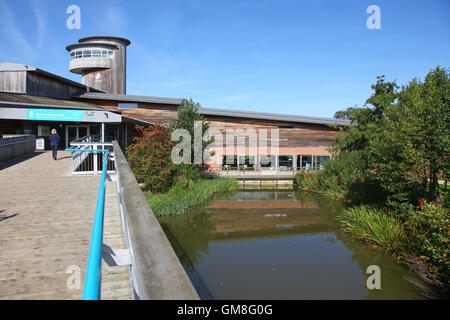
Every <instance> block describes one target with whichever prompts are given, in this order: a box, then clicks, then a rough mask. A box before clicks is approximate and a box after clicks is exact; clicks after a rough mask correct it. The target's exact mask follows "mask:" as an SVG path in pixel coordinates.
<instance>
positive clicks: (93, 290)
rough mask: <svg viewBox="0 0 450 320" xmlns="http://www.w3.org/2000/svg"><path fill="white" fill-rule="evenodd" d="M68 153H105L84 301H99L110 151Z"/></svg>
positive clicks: (73, 150) (92, 150)
mask: <svg viewBox="0 0 450 320" xmlns="http://www.w3.org/2000/svg"><path fill="white" fill-rule="evenodd" d="M66 151H72V153H75V152H78V153H95V154H98V153H103V166H102V175H101V178H100V186H99V189H98V196H97V206H96V208H95V217H94V226H93V228H92V236H91V244H90V247H89V258H88V264H87V268H86V277H85V281H84V291H83V300H99V299H100V287H101V267H102V244H103V220H104V215H105V181H106V175H107V167H108V161H109V156H110V153H109V150H101V149H100V150H99V149H66Z"/></svg>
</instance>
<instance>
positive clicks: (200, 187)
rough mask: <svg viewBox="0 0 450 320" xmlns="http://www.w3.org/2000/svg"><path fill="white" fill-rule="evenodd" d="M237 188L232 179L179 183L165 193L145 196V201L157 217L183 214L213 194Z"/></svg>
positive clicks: (236, 183) (235, 182)
mask: <svg viewBox="0 0 450 320" xmlns="http://www.w3.org/2000/svg"><path fill="white" fill-rule="evenodd" d="M238 186H239V185H238V182H237V181H236V180H234V179H212V180H206V179H201V180H197V181H180V182H179V183H177V184H176V185H175V186H174V187H172V188H171V189H170V190H169V192H167V193H164V194H158V195H147V200H148V202H149V203H150V206H151V207H152V209H153V212H154V213H155V214H156V215H157V216H162V215H170V214H184V213H186V212H187V210H188V209H189V208H191V207H193V206H195V205H198V204H201V203H203V202H205V201H206V200H208V199H210V198H211V196H212V195H213V194H215V193H217V192H222V191H227V190H231V189H236V188H237V187H238Z"/></svg>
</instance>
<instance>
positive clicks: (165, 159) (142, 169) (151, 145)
mask: <svg viewBox="0 0 450 320" xmlns="http://www.w3.org/2000/svg"><path fill="white" fill-rule="evenodd" d="M136 130H138V131H139V132H140V135H139V136H137V137H135V138H134V144H132V145H130V146H129V147H128V148H127V155H128V164H129V165H130V167H131V170H133V173H134V175H135V177H136V179H137V180H138V182H140V183H143V184H144V190H148V191H151V192H164V191H166V190H168V189H169V188H170V186H171V185H172V181H173V176H174V174H175V165H174V164H173V162H172V161H171V159H170V154H171V150H172V146H173V142H172V141H170V132H169V129H168V128H165V127H162V126H160V125H154V126H152V127H149V128H144V127H140V126H136Z"/></svg>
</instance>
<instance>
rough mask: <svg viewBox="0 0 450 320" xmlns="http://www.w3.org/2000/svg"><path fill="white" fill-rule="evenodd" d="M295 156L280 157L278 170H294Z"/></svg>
mask: <svg viewBox="0 0 450 320" xmlns="http://www.w3.org/2000/svg"><path fill="white" fill-rule="evenodd" d="M293 159H294V156H279V157H278V168H279V169H280V171H289V170H292V168H293V166H294V162H293Z"/></svg>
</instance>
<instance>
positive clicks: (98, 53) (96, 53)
mask: <svg viewBox="0 0 450 320" xmlns="http://www.w3.org/2000/svg"><path fill="white" fill-rule="evenodd" d="M101 56H102V52H101V51H100V50H93V51H92V57H94V58H100V57H101Z"/></svg>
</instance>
